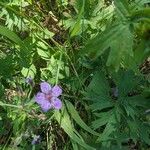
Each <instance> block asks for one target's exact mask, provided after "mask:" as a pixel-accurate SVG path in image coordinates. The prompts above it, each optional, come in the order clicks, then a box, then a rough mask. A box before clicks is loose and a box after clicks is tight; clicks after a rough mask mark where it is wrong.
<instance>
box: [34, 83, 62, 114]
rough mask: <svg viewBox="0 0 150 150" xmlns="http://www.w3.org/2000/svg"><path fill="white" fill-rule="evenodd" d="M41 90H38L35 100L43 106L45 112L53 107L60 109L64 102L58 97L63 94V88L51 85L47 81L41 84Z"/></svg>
mask: <svg viewBox="0 0 150 150" xmlns="http://www.w3.org/2000/svg"><path fill="white" fill-rule="evenodd" d="M40 88H41V92H38V93H37V95H36V96H35V101H36V102H37V103H38V104H39V105H40V106H41V108H42V110H43V111H44V112H47V111H48V110H49V109H51V108H55V109H57V110H59V109H60V108H61V107H62V102H61V100H60V99H59V98H58V96H60V95H61V94H62V89H61V88H60V87H59V86H58V85H55V86H54V87H51V85H50V84H49V83H47V82H42V83H41V84H40Z"/></svg>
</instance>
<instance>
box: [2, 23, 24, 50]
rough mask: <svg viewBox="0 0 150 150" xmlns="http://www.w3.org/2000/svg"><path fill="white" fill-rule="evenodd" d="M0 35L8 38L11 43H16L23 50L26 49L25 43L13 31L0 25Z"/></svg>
mask: <svg viewBox="0 0 150 150" xmlns="http://www.w3.org/2000/svg"><path fill="white" fill-rule="evenodd" d="M0 34H1V35H2V36H5V37H7V38H8V39H10V40H11V41H13V42H15V43H16V44H18V45H19V46H21V47H22V48H25V49H26V47H25V45H24V43H23V41H22V40H21V39H20V38H19V37H18V36H17V35H16V34H15V33H14V32H13V31H11V30H9V29H7V28H6V27H4V26H1V25H0Z"/></svg>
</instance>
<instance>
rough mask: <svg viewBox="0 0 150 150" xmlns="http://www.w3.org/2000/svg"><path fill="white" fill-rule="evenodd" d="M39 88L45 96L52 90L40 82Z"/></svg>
mask: <svg viewBox="0 0 150 150" xmlns="http://www.w3.org/2000/svg"><path fill="white" fill-rule="evenodd" d="M40 87H41V91H42V92H43V93H45V94H48V93H49V92H50V90H51V89H52V88H51V86H50V84H49V83H47V82H42V83H41V84H40Z"/></svg>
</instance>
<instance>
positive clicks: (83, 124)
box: [66, 101, 99, 136]
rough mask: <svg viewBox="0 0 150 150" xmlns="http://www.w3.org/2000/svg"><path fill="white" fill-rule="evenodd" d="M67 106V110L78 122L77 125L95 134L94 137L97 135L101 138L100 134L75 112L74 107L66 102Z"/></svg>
mask: <svg viewBox="0 0 150 150" xmlns="http://www.w3.org/2000/svg"><path fill="white" fill-rule="evenodd" d="M66 105H67V109H68V111H69V113H70V114H71V117H72V118H73V119H74V120H75V121H76V123H77V124H78V125H79V126H81V127H82V128H83V129H84V130H86V131H87V132H89V133H91V134H93V135H97V136H99V133H97V132H95V131H94V130H92V129H91V128H90V127H89V126H87V125H86V124H85V123H84V122H83V120H82V119H81V117H80V116H79V114H78V112H77V111H76V110H75V108H74V106H73V105H72V104H71V103H70V102H69V101H66Z"/></svg>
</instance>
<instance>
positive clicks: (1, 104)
mask: <svg viewBox="0 0 150 150" xmlns="http://www.w3.org/2000/svg"><path fill="white" fill-rule="evenodd" d="M0 106H7V107H14V108H20V109H22V108H23V107H22V106H21V105H19V106H16V105H12V104H5V103H2V102H0Z"/></svg>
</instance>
